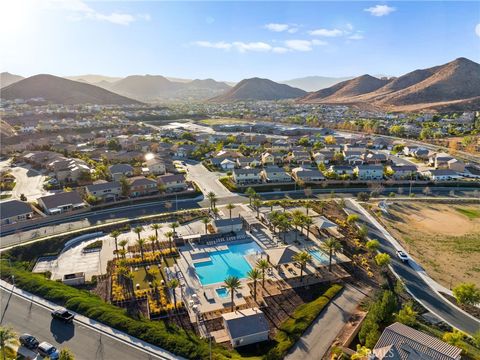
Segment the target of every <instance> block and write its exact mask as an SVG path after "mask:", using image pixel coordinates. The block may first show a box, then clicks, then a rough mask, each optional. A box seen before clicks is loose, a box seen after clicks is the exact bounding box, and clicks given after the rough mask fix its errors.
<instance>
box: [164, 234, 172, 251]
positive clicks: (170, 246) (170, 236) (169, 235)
mask: <svg viewBox="0 0 480 360" xmlns="http://www.w3.org/2000/svg"><path fill="white" fill-rule="evenodd" d="M173 235H174V233H173V231H167V232H166V233H165V236H166V237H167V238H168V247H169V249H170V254H171V253H172V237H173Z"/></svg>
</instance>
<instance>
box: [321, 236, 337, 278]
mask: <svg viewBox="0 0 480 360" xmlns="http://www.w3.org/2000/svg"><path fill="white" fill-rule="evenodd" d="M322 247H323V249H324V250H326V251H328V271H330V272H331V271H332V258H333V255H334V254H336V253H337V252H338V251H340V250H341V249H342V244H341V243H340V242H339V241H338V240H337V239H335V238H332V237H331V238H328V239H327V240H325V241H324V242H323V243H322Z"/></svg>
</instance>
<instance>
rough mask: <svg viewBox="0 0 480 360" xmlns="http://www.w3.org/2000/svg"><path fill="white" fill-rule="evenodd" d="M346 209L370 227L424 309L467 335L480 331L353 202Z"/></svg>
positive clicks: (383, 250) (473, 320)
mask: <svg viewBox="0 0 480 360" xmlns="http://www.w3.org/2000/svg"><path fill="white" fill-rule="evenodd" d="M346 208H347V210H348V211H349V212H351V213H356V214H358V215H359V217H360V223H363V224H365V225H366V226H367V227H368V235H369V237H370V238H371V239H377V240H378V241H379V242H380V251H382V252H386V253H388V254H389V255H390V256H391V258H392V261H391V265H392V268H393V270H394V271H395V273H396V274H397V275H398V276H400V278H401V279H402V280H403V282H404V283H405V286H406V288H407V289H408V290H409V291H410V293H411V294H413V296H415V297H416V298H417V300H419V301H420V303H421V304H422V305H423V306H424V307H426V308H427V310H430V311H431V312H433V313H435V314H437V315H438V316H440V317H441V318H443V319H445V320H446V321H447V322H448V323H449V324H451V325H453V326H454V327H456V328H458V329H460V330H462V331H464V332H466V333H469V334H473V333H475V332H477V331H478V330H480V321H479V320H475V319H474V318H472V317H470V316H468V315H466V314H465V313H463V312H462V311H460V310H459V309H458V308H457V307H455V306H453V305H452V304H451V303H450V302H448V301H447V300H445V299H444V298H443V297H442V296H441V295H440V294H438V293H437V292H435V291H434V290H433V289H431V288H430V286H429V285H428V284H427V283H426V282H425V281H424V280H423V279H422V277H421V276H420V275H419V274H418V273H417V272H416V271H415V270H413V269H412V268H411V267H410V266H409V265H408V264H405V263H403V262H402V261H400V260H399V259H398V257H397V255H396V249H395V248H394V246H393V245H392V244H391V243H390V242H389V241H388V240H387V239H386V238H385V236H384V235H383V234H382V233H381V232H380V231H378V229H377V228H376V227H375V226H374V225H373V224H372V223H371V222H370V221H369V220H368V219H367V218H366V217H365V216H364V215H363V214H362V213H360V212H359V211H358V210H357V209H356V207H355V206H354V205H353V204H352V202H351V201H347V202H346Z"/></svg>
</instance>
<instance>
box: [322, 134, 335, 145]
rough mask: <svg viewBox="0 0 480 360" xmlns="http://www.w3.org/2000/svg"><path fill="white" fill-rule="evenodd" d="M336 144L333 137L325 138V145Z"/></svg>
mask: <svg viewBox="0 0 480 360" xmlns="http://www.w3.org/2000/svg"><path fill="white" fill-rule="evenodd" d="M336 143H337V139H335V136H333V135H327V136H325V144H327V145H335V144H336Z"/></svg>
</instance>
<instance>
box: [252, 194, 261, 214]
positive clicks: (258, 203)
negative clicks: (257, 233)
mask: <svg viewBox="0 0 480 360" xmlns="http://www.w3.org/2000/svg"><path fill="white" fill-rule="evenodd" d="M253 206H254V207H255V210H257V218H258V217H259V216H260V206H262V201H261V200H260V199H259V198H255V200H253Z"/></svg>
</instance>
